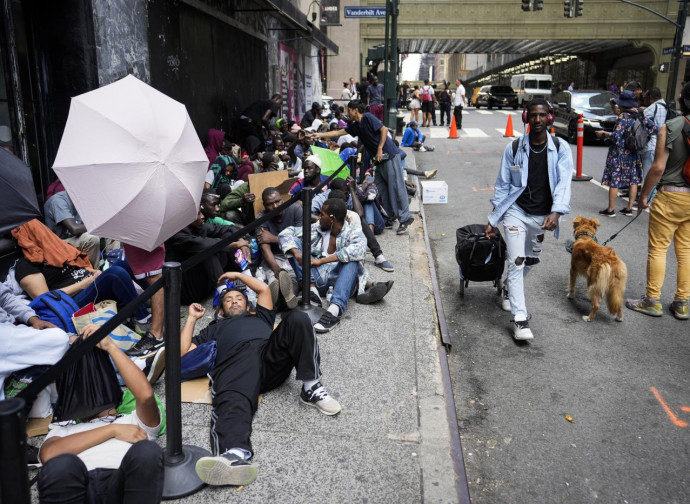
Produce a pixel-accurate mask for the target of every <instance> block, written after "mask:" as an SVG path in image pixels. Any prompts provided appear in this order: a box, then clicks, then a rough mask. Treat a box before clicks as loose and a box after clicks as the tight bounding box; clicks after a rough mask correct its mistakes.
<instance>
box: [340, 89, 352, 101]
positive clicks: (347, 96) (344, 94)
mask: <svg viewBox="0 0 690 504" xmlns="http://www.w3.org/2000/svg"><path fill="white" fill-rule="evenodd" d="M340 98H341V99H343V100H351V99H352V92H351V91H350V90H349V89H347V88H343V90H342V91H341V92H340Z"/></svg>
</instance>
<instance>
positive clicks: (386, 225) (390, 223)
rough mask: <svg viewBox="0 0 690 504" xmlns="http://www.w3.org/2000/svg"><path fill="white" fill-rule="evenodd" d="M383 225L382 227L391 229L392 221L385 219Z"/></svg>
mask: <svg viewBox="0 0 690 504" xmlns="http://www.w3.org/2000/svg"><path fill="white" fill-rule="evenodd" d="M383 227H384V229H393V221H392V220H387V221H386V223H385V224H384V226H383Z"/></svg>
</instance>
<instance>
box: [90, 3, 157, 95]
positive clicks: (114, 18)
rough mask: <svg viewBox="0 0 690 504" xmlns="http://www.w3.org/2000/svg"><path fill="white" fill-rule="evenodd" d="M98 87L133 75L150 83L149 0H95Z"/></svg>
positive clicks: (94, 17) (94, 23)
mask: <svg viewBox="0 0 690 504" xmlns="http://www.w3.org/2000/svg"><path fill="white" fill-rule="evenodd" d="M93 25H94V39H95V44H96V58H97V62H98V85H99V86H104V85H106V84H110V83H112V82H114V81H116V80H118V79H121V78H122V77H124V76H126V75H129V74H132V75H134V76H135V77H137V78H139V79H141V80H143V81H144V82H151V72H150V69H149V50H148V41H147V32H148V16H147V11H146V0H94V1H93Z"/></svg>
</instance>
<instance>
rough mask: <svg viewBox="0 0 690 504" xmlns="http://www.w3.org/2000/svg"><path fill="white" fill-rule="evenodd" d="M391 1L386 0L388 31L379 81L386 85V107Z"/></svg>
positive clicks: (383, 97)
mask: <svg viewBox="0 0 690 504" xmlns="http://www.w3.org/2000/svg"><path fill="white" fill-rule="evenodd" d="M389 6H390V1H389V0H386V31H385V35H384V36H383V75H382V76H381V78H380V79H379V83H380V84H383V85H384V88H383V96H382V97H381V100H383V103H382V105H383V106H384V107H385V106H386V93H387V92H388V87H387V81H386V79H387V78H388V49H389V48H390V44H389V41H388V33H389V30H390V28H389V26H390V19H389V16H390V7H389Z"/></svg>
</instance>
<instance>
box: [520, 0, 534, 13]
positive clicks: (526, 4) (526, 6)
mask: <svg viewBox="0 0 690 504" xmlns="http://www.w3.org/2000/svg"><path fill="white" fill-rule="evenodd" d="M522 10H523V11H525V12H529V11H531V10H532V0H522Z"/></svg>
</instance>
